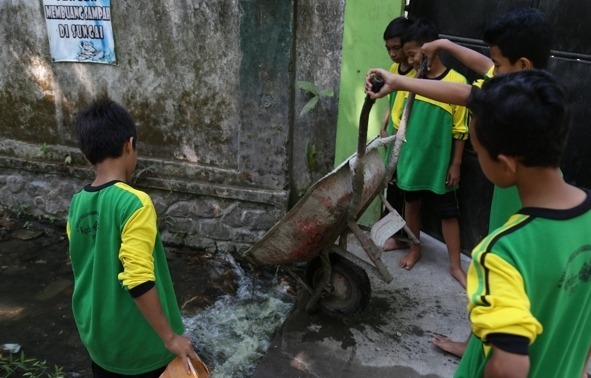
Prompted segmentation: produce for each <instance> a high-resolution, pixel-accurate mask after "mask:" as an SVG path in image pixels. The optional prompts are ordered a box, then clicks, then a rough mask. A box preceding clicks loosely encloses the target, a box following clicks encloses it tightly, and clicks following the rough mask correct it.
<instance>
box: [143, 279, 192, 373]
mask: <svg viewBox="0 0 591 378" xmlns="http://www.w3.org/2000/svg"><path fill="white" fill-rule="evenodd" d="M134 301H135V303H136V305H137V307H138V308H139V310H140V312H141V313H142V315H143V316H144V318H146V321H147V322H148V323H149V324H150V325H151V326H152V328H153V329H154V331H155V332H156V333H157V334H158V336H160V339H161V340H162V342H163V343H164V345H165V346H166V349H168V350H169V351H171V352H172V353H174V354H176V355H177V356H179V357H181V358H182V359H183V364H184V365H185V369H186V370H187V374H191V370H190V367H189V364H190V361H189V359H197V358H198V357H197V354H196V353H195V350H194V349H193V344H192V343H191V341H190V340H189V339H188V338H187V337H185V336H182V335H178V334H176V333H175V332H174V331H173V330H172V328H171V327H170V323H169V322H168V319H166V316H165V315H164V313H163V312H162V307H161V305H160V298H159V297H158V292H157V291H156V287H152V288H151V289H150V290H148V291H147V292H145V293H144V294H142V295H140V296H139V297H136V298H134Z"/></svg>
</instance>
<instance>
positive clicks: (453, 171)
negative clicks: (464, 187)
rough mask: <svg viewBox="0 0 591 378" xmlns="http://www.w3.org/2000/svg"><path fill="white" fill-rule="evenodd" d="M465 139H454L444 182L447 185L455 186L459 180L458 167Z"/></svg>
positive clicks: (460, 162) (460, 163) (460, 164)
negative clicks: (451, 155)
mask: <svg viewBox="0 0 591 378" xmlns="http://www.w3.org/2000/svg"><path fill="white" fill-rule="evenodd" d="M465 144H466V141H465V140H459V139H454V145H453V146H454V147H453V148H454V152H453V157H452V160H451V164H450V165H449V169H448V170H447V178H446V180H445V184H446V185H447V186H449V187H452V186H455V185H457V184H458V183H459V182H460V167H461V166H462V154H463V153H464V145H465Z"/></svg>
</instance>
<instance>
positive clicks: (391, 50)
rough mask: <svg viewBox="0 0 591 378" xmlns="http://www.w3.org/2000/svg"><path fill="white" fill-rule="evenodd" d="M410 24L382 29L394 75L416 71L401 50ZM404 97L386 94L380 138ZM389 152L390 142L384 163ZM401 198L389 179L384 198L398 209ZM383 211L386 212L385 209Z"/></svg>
mask: <svg viewBox="0 0 591 378" xmlns="http://www.w3.org/2000/svg"><path fill="white" fill-rule="evenodd" d="M410 25H412V20H409V19H408V18H406V17H397V18H395V19H393V20H392V21H390V23H389V24H388V26H387V27H386V30H384V43H385V46H386V51H387V52H388V55H389V56H390V59H392V62H394V63H392V65H391V66H390V72H392V73H393V74H394V75H402V76H408V77H414V76H416V74H417V71H416V70H415V68H414V67H413V65H412V64H410V63H409V62H408V59H407V58H406V55H404V51H403V50H402V35H403V34H404V32H406V30H407V29H408V28H409V27H410ZM404 98H405V96H404V92H402V91H401V92H396V91H395V92H392V93H390V95H389V96H388V100H389V106H388V109H387V111H386V114H385V116H384V120H383V121H382V126H381V128H380V136H381V137H382V138H385V137H388V136H390V135H393V134H394V122H393V119H392V117H393V116H394V109H396V108H397V107H398V106H400V105H399V104H400V103H402V102H403V101H404ZM391 154H392V144H389V145H387V147H386V159H385V161H386V163H387V162H388V161H389V160H390V155H391ZM401 198H402V194H401V193H400V189H398V187H397V186H396V183H395V181H394V180H390V181H389V182H388V187H387V188H386V200H387V201H388V202H389V203H390V205H392V206H394V207H395V208H397V209H398V211H401V210H400V207H401ZM385 212H386V213H387V211H385ZM381 247H382V248H383V249H384V250H385V251H390V250H394V249H398V248H400V247H407V246H406V244H403V245H401V246H399V245H398V242H397V240H396V239H394V238H393V237H391V238H389V239H388V240H386V241H385V242H384V245H383V246H381Z"/></svg>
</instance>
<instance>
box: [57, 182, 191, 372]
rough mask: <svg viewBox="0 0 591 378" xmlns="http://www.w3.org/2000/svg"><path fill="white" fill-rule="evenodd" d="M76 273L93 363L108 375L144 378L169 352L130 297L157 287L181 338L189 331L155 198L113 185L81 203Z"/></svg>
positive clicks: (72, 216)
mask: <svg viewBox="0 0 591 378" xmlns="http://www.w3.org/2000/svg"><path fill="white" fill-rule="evenodd" d="M67 231H68V238H69V241H70V246H69V250H70V259H71V261H72V270H73V272H74V293H73V296H72V309H73V313H74V319H75V321H76V325H77V327H78V331H79V333H80V338H81V339H82V343H83V344H84V346H85V347H86V348H87V349H88V353H89V354H90V358H91V359H92V360H93V361H94V362H95V363H96V364H97V365H99V366H100V367H102V368H103V369H105V370H108V371H111V372H114V373H118V374H125V375H136V374H142V373H145V372H148V371H152V370H155V369H158V368H160V367H163V366H165V365H166V364H168V363H169V362H170V361H171V360H172V359H173V358H174V355H173V354H172V353H171V352H169V351H168V350H167V349H166V348H165V347H164V344H163V342H162V340H161V339H160V337H159V336H158V335H157V334H156V332H155V331H154V330H153V328H152V327H151V326H150V324H148V322H147V321H146V319H145V318H144V316H143V315H142V313H141V312H140V310H139V309H138V307H137V305H136V303H135V301H134V299H133V298H132V297H131V295H130V293H129V290H131V289H133V288H135V287H137V286H138V285H141V284H143V283H146V282H148V283H149V282H154V283H155V287H156V289H157V292H158V296H159V298H160V303H161V306H162V310H163V312H164V314H165V316H166V317H167V318H168V321H169V322H170V324H171V326H172V329H173V331H174V332H176V333H179V334H182V333H183V323H182V318H181V314H180V310H179V307H178V304H177V301H176V297H175V293H174V289H173V285H172V280H171V277H170V273H169V271H168V265H167V262H166V256H165V253H164V247H163V245H162V241H161V240H160V235H159V233H158V231H157V226H156V211H155V209H154V205H153V204H152V201H151V199H150V197H149V196H148V195H147V194H146V193H144V192H141V191H139V190H136V189H134V188H132V187H131V186H129V185H127V184H125V183H123V182H117V181H113V182H110V183H107V184H105V185H102V186H99V187H91V186H86V187H85V188H84V189H83V190H82V191H80V192H78V193H77V194H76V195H74V198H73V199H72V203H71V205H70V211H69V215H68V224H67Z"/></svg>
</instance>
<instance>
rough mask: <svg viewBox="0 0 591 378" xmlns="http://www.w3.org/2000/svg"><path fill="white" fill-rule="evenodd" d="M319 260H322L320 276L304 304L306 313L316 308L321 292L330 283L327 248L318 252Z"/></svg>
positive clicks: (314, 310) (311, 312)
mask: <svg viewBox="0 0 591 378" xmlns="http://www.w3.org/2000/svg"><path fill="white" fill-rule="evenodd" d="M320 261H321V262H322V271H323V273H322V278H321V280H320V284H319V285H318V286H317V287H316V290H315V291H314V293H313V294H312V297H310V300H309V301H308V304H307V305H306V312H307V313H308V314H313V313H315V312H316V310H317V309H318V301H320V297H321V296H322V293H323V292H324V290H325V289H326V287H327V286H328V284H329V283H330V277H331V275H332V271H331V267H330V259H329V257H328V250H323V251H322V252H321V253H320Z"/></svg>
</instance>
